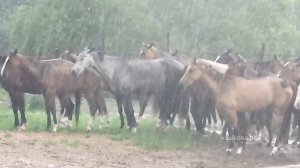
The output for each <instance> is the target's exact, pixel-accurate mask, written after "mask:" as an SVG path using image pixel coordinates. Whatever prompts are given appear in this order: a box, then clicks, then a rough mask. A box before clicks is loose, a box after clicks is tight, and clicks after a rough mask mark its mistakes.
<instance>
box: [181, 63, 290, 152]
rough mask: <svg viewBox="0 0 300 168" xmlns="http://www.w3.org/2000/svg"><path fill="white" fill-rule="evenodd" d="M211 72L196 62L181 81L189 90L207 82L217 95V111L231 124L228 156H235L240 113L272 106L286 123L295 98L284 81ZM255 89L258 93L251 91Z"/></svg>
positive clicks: (240, 147)
mask: <svg viewBox="0 0 300 168" xmlns="http://www.w3.org/2000/svg"><path fill="white" fill-rule="evenodd" d="M211 70H213V69H211V68H210V67H207V66H205V65H203V64H197V63H196V61H194V62H193V63H192V64H191V65H190V66H189V67H188V68H187V69H186V71H185V73H184V75H183V76H182V78H181V79H180V84H181V85H183V86H185V87H193V86H194V84H195V83H196V82H197V81H203V82H206V83H207V86H208V88H207V89H210V90H211V91H212V93H213V94H214V96H216V97H217V98H216V100H217V101H216V108H217V111H218V113H219V114H220V115H222V116H223V117H224V119H225V121H226V122H227V123H228V125H229V127H228V128H229V130H228V131H229V136H230V140H229V147H228V149H227V152H228V153H232V149H233V146H234V141H233V139H234V136H238V135H239V127H238V120H237V114H238V113H240V112H250V113H251V112H254V111H257V110H261V109H266V108H268V107H270V108H272V112H273V115H276V116H278V118H279V120H280V121H282V118H283V116H284V114H285V112H286V110H287V108H288V106H289V103H290V101H291V99H292V96H293V92H292V89H291V87H290V86H288V85H286V83H285V82H284V81H283V80H282V79H280V78H276V77H266V78H260V79H252V80H249V79H245V78H243V77H237V76H231V75H223V74H220V73H218V72H216V73H209V71H211ZM218 76H219V77H218ZM216 79H218V80H216ZM251 88H255V89H256V90H255V91H253V90H250V89H251ZM232 129H234V131H232ZM243 136H244V135H243ZM278 137H279V136H278ZM277 140H278V139H277ZM277 140H276V141H277ZM244 145H245V144H242V142H239V148H238V150H237V154H241V152H242V149H243V147H244ZM274 150H277V146H275V147H274V149H273V150H272V152H273V151H274Z"/></svg>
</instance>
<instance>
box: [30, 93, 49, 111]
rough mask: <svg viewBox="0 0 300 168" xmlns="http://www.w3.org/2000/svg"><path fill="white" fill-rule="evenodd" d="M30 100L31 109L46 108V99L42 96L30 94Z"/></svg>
mask: <svg viewBox="0 0 300 168" xmlns="http://www.w3.org/2000/svg"><path fill="white" fill-rule="evenodd" d="M28 100H29V101H28V104H29V108H28V109H29V110H41V109H45V103H44V99H43V98H42V97H41V96H36V95H35V96H30V98H29V99H28Z"/></svg>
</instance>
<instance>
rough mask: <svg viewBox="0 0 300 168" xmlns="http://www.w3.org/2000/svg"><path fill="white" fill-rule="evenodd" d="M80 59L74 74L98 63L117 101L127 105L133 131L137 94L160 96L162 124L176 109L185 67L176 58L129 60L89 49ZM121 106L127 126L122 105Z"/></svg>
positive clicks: (73, 70) (75, 66)
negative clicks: (134, 103) (175, 105)
mask: <svg viewBox="0 0 300 168" xmlns="http://www.w3.org/2000/svg"><path fill="white" fill-rule="evenodd" d="M79 60H80V61H79V62H77V63H76V64H75V65H74V67H73V69H72V72H73V74H74V75H79V74H81V72H82V71H84V70H85V69H87V68H89V67H94V68H95V69H96V70H97V71H98V72H99V74H101V76H103V79H104V80H105V81H106V82H107V83H108V86H109V87H110V91H111V92H112V94H113V95H114V96H115V98H116V101H117V104H118V105H122V106H123V107H124V111H125V114H126V116H127V124H128V126H129V128H130V129H131V130H132V131H135V130H136V126H137V124H136V120H135V117H134V110H133V107H132V96H133V95H142V94H146V95H154V97H155V99H157V100H158V106H159V110H160V117H159V118H160V120H161V122H160V124H161V126H164V124H165V123H166V119H167V117H168V116H169V115H170V114H171V113H172V112H173V111H174V108H173V107H174V102H175V99H176V93H178V92H177V89H178V82H179V79H180V77H181V75H182V73H183V69H184V66H183V65H182V64H181V63H179V62H177V61H175V60H174V59H156V60H140V59H129V60H128V59H124V58H119V57H114V56H108V55H103V54H102V53H101V52H96V51H93V50H89V49H85V50H84V51H82V52H81V53H80V55H79ZM118 109H119V114H120V117H121V126H123V125H124V121H122V120H124V119H123V114H122V113H123V112H122V111H120V110H122V108H121V107H120V108H118Z"/></svg>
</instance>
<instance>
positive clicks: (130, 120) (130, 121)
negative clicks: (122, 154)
mask: <svg viewBox="0 0 300 168" xmlns="http://www.w3.org/2000/svg"><path fill="white" fill-rule="evenodd" d="M124 111H125V114H126V117H127V125H128V126H129V129H130V130H131V131H132V132H136V127H137V124H136V120H135V117H134V110H133V107H132V102H131V99H130V96H129V97H127V98H126V99H125V100H124Z"/></svg>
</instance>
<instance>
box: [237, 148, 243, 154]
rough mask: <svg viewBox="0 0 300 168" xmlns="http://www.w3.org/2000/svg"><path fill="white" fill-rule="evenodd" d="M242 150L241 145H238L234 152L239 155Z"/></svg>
mask: <svg viewBox="0 0 300 168" xmlns="http://www.w3.org/2000/svg"><path fill="white" fill-rule="evenodd" d="M242 151H243V147H239V148H238V149H237V151H236V154H238V155H240V154H242Z"/></svg>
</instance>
